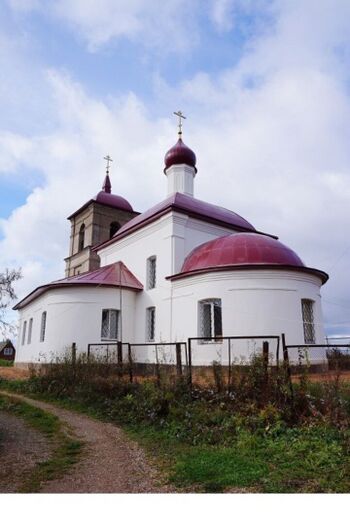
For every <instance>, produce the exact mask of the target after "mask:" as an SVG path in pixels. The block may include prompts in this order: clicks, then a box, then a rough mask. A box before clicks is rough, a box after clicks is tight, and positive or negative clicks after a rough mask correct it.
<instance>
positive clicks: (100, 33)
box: [0, 0, 350, 334]
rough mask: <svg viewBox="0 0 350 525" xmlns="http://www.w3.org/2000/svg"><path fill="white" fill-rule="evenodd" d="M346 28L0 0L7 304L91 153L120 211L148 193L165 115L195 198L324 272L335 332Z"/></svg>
mask: <svg viewBox="0 0 350 525" xmlns="http://www.w3.org/2000/svg"><path fill="white" fill-rule="evenodd" d="M349 21H350V4H349V2H348V1H347V0H332V1H331V0H319V1H318V2H314V1H312V0H310V1H307V2H306V1H305V0H270V1H269V0H202V1H200V0H192V1H191V2H188V1H184V0H168V1H167V2H161V1H160V0H152V2H146V1H144V0H129V1H128V2H126V1H121V0H99V2H97V1H96V0H54V1H50V2H48V1H45V0H4V1H3V2H2V3H1V5H0V79H1V82H0V112H1V122H0V244H1V246H0V267H6V266H10V267H11V266H15V267H22V269H23V274H24V278H23V279H22V280H21V281H20V282H19V283H18V290H17V291H18V295H19V296H21V295H23V294H24V293H27V292H28V291H30V289H32V288H33V287H34V286H37V285H38V284H41V283H42V282H46V281H48V280H52V279H56V278H58V277H60V276H61V275H62V273H63V257H65V256H66V255H67V250H68V231H69V229H68V222H67V221H66V217H67V216H68V215H69V214H70V213H71V212H72V211H73V210H74V209H76V208H78V207H79V206H80V205H81V204H82V203H83V202H84V201H86V200H88V199H89V198H90V197H91V196H92V195H94V194H95V193H97V191H98V190H99V187H100V185H101V182H102V179H103V174H104V161H103V156H104V155H106V153H109V154H110V155H112V157H113V158H114V159H115V161H114V163H113V168H112V184H113V190H114V191H115V192H116V193H119V194H121V195H123V196H124V197H126V198H127V199H128V200H129V201H130V202H131V203H132V205H133V206H134V208H135V209H138V210H140V211H142V210H144V209H146V208H147V207H149V206H152V205H153V204H154V203H155V202H157V201H159V200H161V199H162V198H163V197H164V195H165V180H164V175H163V173H162V169H163V158H164V154H165V152H166V151H167V149H168V148H169V147H170V146H171V145H172V144H173V143H174V141H175V140H176V123H175V119H174V118H173V116H172V112H173V111H174V110H176V109H179V108H181V109H182V110H183V111H184V113H185V114H186V115H187V117H188V119H187V120H186V124H185V130H184V138H185V141H186V142H187V143H188V144H189V145H190V146H191V147H192V148H193V149H194V150H195V152H196V154H197V158H198V168H199V171H198V176H197V177H196V188H195V193H196V196H197V197H198V198H202V199H204V200H210V201H212V202H215V203H217V204H221V205H223V206H225V207H228V208H230V209H233V210H234V211H236V212H238V213H240V214H241V215H243V216H244V217H246V218H247V220H249V221H250V222H252V223H253V224H254V225H255V226H256V228H257V229H260V230H265V231H269V232H271V233H274V234H277V235H278V236H279V237H280V240H281V241H282V242H284V243H285V244H287V245H289V246H291V248H293V249H294V250H295V251H296V252H297V253H298V254H299V255H300V256H301V258H302V259H303V260H304V261H305V263H306V264H307V265H308V266H314V267H318V268H320V269H323V270H325V271H329V272H330V274H331V275H330V277H331V278H330V281H329V283H328V284H327V285H326V286H325V287H324V288H323V300H324V313H325V321H326V326H327V331H328V333H330V334H344V333H348V334H350V321H349V313H350V297H349V289H350V286H349V285H350V278H349V276H348V270H347V268H348V266H349V263H350V241H348V240H347V231H349V227H350V218H349V215H350V214H349V212H348V202H349V197H350V185H349V173H350V147H349V143H350V140H349V139H350V95H349V71H350V67H349V66H350V55H349V51H350V31H349V29H350V27H349V25H350V22H349ZM223 189H224V190H223Z"/></svg>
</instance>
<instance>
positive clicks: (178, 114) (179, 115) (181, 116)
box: [174, 110, 186, 137]
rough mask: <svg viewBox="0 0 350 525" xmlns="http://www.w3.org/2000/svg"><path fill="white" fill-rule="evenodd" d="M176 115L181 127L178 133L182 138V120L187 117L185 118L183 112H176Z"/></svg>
mask: <svg viewBox="0 0 350 525" xmlns="http://www.w3.org/2000/svg"><path fill="white" fill-rule="evenodd" d="M174 115H176V116H177V117H179V124H178V126H179V131H178V133H179V135H180V137H181V135H182V119H183V118H186V117H185V115H184V114H183V113H182V111H180V110H179V111H174Z"/></svg>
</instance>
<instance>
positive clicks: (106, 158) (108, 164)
mask: <svg viewBox="0 0 350 525" xmlns="http://www.w3.org/2000/svg"><path fill="white" fill-rule="evenodd" d="M103 158H104V159H105V160H106V161H107V166H106V174H107V175H109V166H110V163H111V162H113V159H112V157H110V156H109V155H106V156H105V157H103Z"/></svg>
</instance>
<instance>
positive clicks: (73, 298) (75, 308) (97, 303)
mask: <svg viewBox="0 0 350 525" xmlns="http://www.w3.org/2000/svg"><path fill="white" fill-rule="evenodd" d="M121 293H122V312H123V315H122V333H123V340H126V341H127V340H129V339H131V338H132V337H133V333H134V313H135V295H136V294H137V292H134V291H132V290H122V292H121ZM102 309H115V310H120V290H119V289H118V288H115V287H92V286H85V287H84V286H74V287H73V286H72V287H65V288H59V289H55V290H48V291H47V292H45V293H44V294H43V295H42V296H40V297H39V298H38V299H36V300H34V301H33V302H32V303H31V304H29V305H28V306H26V307H24V308H22V309H21V310H20V312H19V314H20V318H19V324H20V330H19V337H18V342H17V352H16V363H18V364H20V363H37V362H41V363H42V362H49V361H50V360H52V358H53V356H55V355H58V354H63V353H64V351H65V350H66V349H70V348H71V346H72V343H73V342H75V343H76V345H77V351H78V352H86V351H87V345H88V344H89V343H100V342H101V319H102ZM44 311H46V312H47V317H46V333H45V340H44V341H42V342H41V341H40V327H41V316H42V313H43V312H44ZM30 318H33V328H32V338H31V343H30V344H28V326H29V319H30ZM24 321H27V330H26V337H25V343H24V344H23V345H22V330H23V324H24ZM106 342H108V341H106Z"/></svg>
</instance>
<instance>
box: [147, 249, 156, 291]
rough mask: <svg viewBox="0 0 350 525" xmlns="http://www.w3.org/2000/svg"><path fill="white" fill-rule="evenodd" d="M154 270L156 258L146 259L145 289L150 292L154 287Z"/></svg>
mask: <svg viewBox="0 0 350 525" xmlns="http://www.w3.org/2000/svg"><path fill="white" fill-rule="evenodd" d="M156 269H157V258H156V256H153V257H149V258H148V259H147V289H148V290H151V289H152V288H155V287H156Z"/></svg>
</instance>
